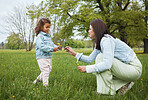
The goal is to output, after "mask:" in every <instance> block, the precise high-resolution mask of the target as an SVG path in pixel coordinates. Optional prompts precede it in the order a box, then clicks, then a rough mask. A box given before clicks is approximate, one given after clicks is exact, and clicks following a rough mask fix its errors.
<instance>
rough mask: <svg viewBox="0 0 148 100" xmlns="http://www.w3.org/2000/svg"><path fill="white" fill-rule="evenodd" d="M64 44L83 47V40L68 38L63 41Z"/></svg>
mask: <svg viewBox="0 0 148 100" xmlns="http://www.w3.org/2000/svg"><path fill="white" fill-rule="evenodd" d="M65 45H66V46H70V47H72V48H85V42H84V41H80V40H74V39H69V40H67V41H66V42H65Z"/></svg>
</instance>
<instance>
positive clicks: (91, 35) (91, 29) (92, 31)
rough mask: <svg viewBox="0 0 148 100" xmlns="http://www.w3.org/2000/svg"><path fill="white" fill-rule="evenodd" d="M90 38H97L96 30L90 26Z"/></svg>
mask: <svg viewBox="0 0 148 100" xmlns="http://www.w3.org/2000/svg"><path fill="white" fill-rule="evenodd" d="M88 32H89V36H90V38H93V39H94V38H95V33H94V30H93V28H92V26H91V25H90V28H89V31H88Z"/></svg>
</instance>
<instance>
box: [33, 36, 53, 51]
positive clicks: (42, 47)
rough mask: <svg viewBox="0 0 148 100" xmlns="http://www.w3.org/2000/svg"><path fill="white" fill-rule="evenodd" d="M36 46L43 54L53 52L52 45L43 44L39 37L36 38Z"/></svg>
mask: <svg viewBox="0 0 148 100" xmlns="http://www.w3.org/2000/svg"><path fill="white" fill-rule="evenodd" d="M36 46H37V47H38V48H39V49H40V50H42V51H44V52H52V51H53V46H52V44H48V45H47V44H46V43H44V41H43V38H42V37H41V36H39V37H37V39H36Z"/></svg>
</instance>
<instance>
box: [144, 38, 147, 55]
mask: <svg viewBox="0 0 148 100" xmlns="http://www.w3.org/2000/svg"><path fill="white" fill-rule="evenodd" d="M143 41H144V53H148V39H146V38H144V40H143Z"/></svg>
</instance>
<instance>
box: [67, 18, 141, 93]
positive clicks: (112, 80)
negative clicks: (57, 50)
mask: <svg viewBox="0 0 148 100" xmlns="http://www.w3.org/2000/svg"><path fill="white" fill-rule="evenodd" d="M89 35H90V37H91V38H93V39H94V40H95V43H96V47H95V48H94V50H93V52H92V53H91V54H90V55H89V56H85V55H83V53H76V52H75V51H74V50H73V49H72V48H71V47H66V48H65V50H67V52H68V53H70V54H71V55H73V56H75V57H76V58H77V61H79V60H81V61H84V62H87V63H90V62H92V61H94V60H95V64H93V65H87V66H78V69H79V70H80V71H81V72H87V73H94V74H95V75H96V77H97V93H99V94H109V95H115V94H116V92H117V90H119V89H121V93H122V94H125V93H126V91H127V90H129V89H130V88H131V87H132V86H133V84H134V82H133V81H136V80H137V79H139V78H140V76H141V73H142V65H141V63H140V61H139V59H138V58H137V56H136V54H135V53H134V51H133V50H132V49H131V48H130V47H129V46H128V45H127V44H125V43H124V42H122V41H121V40H119V39H117V38H116V37H115V36H113V35H111V34H110V33H109V32H108V30H107V26H106V24H105V23H104V21H103V20H101V19H95V20H93V21H91V22H90V30H89Z"/></svg>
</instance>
